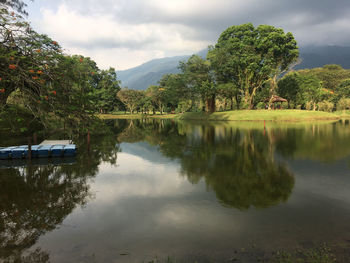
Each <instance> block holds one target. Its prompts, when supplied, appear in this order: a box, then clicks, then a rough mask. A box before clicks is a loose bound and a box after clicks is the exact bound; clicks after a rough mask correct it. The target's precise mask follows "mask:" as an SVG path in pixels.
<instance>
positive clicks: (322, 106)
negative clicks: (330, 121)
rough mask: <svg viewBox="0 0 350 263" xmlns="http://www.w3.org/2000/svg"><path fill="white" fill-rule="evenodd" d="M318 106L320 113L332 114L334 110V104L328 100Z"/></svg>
mask: <svg viewBox="0 0 350 263" xmlns="http://www.w3.org/2000/svg"><path fill="white" fill-rule="evenodd" d="M317 106H318V110H319V111H326V112H332V111H333V108H334V104H333V103H332V102H329V101H326V100H325V101H321V102H319V103H318V105H317Z"/></svg>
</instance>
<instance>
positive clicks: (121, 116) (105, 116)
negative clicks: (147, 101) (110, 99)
mask: <svg viewBox="0 0 350 263" xmlns="http://www.w3.org/2000/svg"><path fill="white" fill-rule="evenodd" d="M97 116H98V117H99V118H100V119H103V120H111V119H142V118H154V119H174V118H176V117H177V115H175V114H159V113H157V114H154V115H153V114H141V113H139V114H125V113H124V112H123V113H117V114H99V115H97Z"/></svg>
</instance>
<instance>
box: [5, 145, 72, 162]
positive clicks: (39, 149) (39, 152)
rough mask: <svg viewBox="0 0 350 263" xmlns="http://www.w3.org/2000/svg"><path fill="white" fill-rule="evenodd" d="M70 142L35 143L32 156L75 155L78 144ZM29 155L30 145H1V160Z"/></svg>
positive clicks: (55, 156) (32, 147)
mask: <svg viewBox="0 0 350 263" xmlns="http://www.w3.org/2000/svg"><path fill="white" fill-rule="evenodd" d="M65 143H67V144H65ZM68 143H71V141H44V142H43V143H41V144H40V145H33V146H31V157H32V158H37V157H39V158H48V157H54V158H57V157H58V158H60V157H74V156H75V155H76V153H77V152H76V145H75V144H68ZM28 155H29V149H28V145H22V146H11V147H0V160H9V159H16V160H18V159H22V158H28V157H29V156H28Z"/></svg>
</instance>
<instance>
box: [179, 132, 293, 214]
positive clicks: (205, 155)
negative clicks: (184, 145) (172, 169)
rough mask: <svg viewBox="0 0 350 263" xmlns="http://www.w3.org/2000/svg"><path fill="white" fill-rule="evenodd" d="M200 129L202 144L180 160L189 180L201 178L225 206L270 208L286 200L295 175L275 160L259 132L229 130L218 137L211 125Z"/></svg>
mask: <svg viewBox="0 0 350 263" xmlns="http://www.w3.org/2000/svg"><path fill="white" fill-rule="evenodd" d="M202 129H203V135H204V136H203V137H202V144H201V145H202V146H201V147H192V149H191V150H190V151H189V152H188V153H187V154H186V157H185V158H183V159H182V160H181V163H182V171H183V174H185V175H186V176H187V177H188V178H189V180H190V181H191V182H196V181H198V180H199V179H200V178H204V179H205V182H206V183H207V185H208V187H210V188H211V189H213V190H214V191H215V193H216V196H217V197H218V199H219V200H220V201H221V202H222V203H223V204H224V205H228V206H232V207H235V208H239V209H247V208H249V207H250V206H254V207H258V208H262V207H269V206H272V205H277V204H278V203H280V202H283V201H286V200H287V199H288V197H289V196H290V194H291V192H292V189H293V186H294V177H293V176H292V174H291V173H290V172H289V171H288V170H287V169H286V167H285V166H283V165H281V164H278V163H276V162H275V161H274V158H273V153H271V152H270V151H269V149H270V147H269V141H268V139H267V138H266V137H264V136H262V133H261V132H259V131H244V132H242V131H240V130H232V129H229V130H227V131H225V130H224V133H226V134H225V136H224V137H221V138H217V137H216V136H215V129H214V127H210V126H203V127H202Z"/></svg>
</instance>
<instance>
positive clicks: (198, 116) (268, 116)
mask: <svg viewBox="0 0 350 263" xmlns="http://www.w3.org/2000/svg"><path fill="white" fill-rule="evenodd" d="M98 116H99V117H100V118H101V119H141V118H156V119H174V118H176V119H180V120H198V121H264V120H265V121H318V120H337V119H340V118H344V117H345V118H346V117H350V111H347V112H345V111H341V112H340V111H338V112H334V113H329V112H323V111H306V110H236V111H224V112H214V113H212V114H208V113H204V112H186V113H183V114H154V115H148V114H147V115H146V114H124V113H122V114H121V113H118V114H100V115H98Z"/></svg>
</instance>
